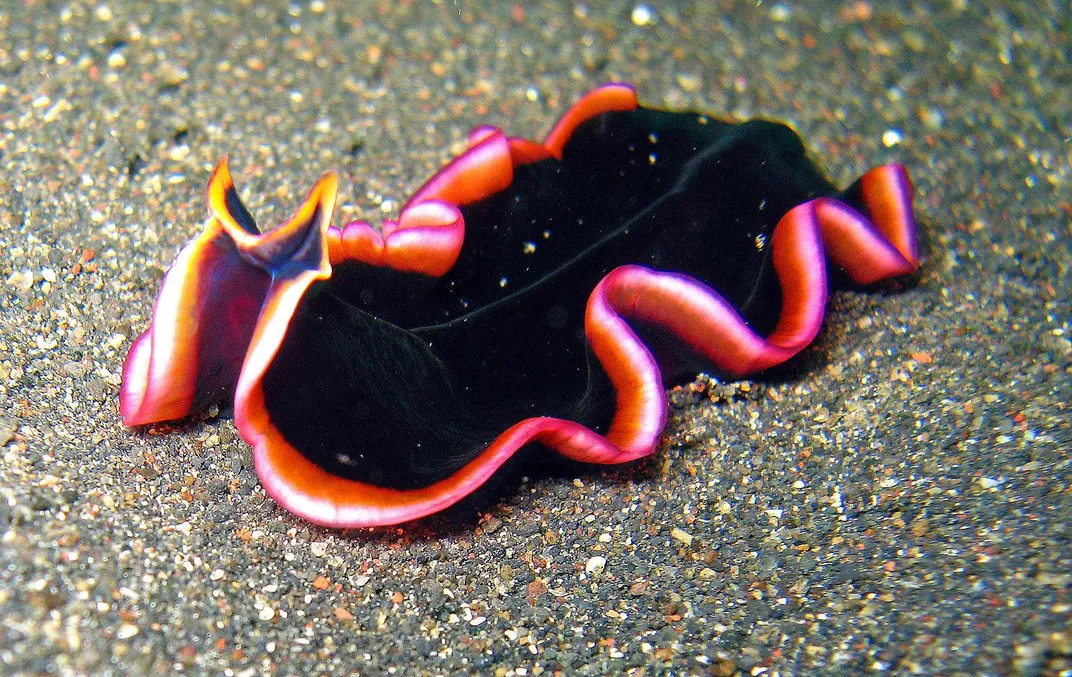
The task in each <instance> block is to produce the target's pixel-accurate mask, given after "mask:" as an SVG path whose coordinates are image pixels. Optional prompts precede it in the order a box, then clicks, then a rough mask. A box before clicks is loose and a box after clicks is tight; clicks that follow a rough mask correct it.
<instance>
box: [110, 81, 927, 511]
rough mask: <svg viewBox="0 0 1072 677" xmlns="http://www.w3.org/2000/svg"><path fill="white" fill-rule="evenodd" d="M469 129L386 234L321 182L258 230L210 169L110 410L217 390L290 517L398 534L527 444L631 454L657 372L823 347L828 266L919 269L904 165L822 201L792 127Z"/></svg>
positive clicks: (613, 122)
mask: <svg viewBox="0 0 1072 677" xmlns="http://www.w3.org/2000/svg"><path fill="white" fill-rule="evenodd" d="M469 142H470V145H469V149H468V150H467V151H466V152H465V153H463V154H462V155H461V156H459V157H457V158H456V159H455V160H453V161H452V162H451V163H450V164H448V165H447V166H446V167H444V168H443V169H442V170H440V171H439V172H438V173H437V174H436V175H435V176H433V177H432V178H431V179H430V180H429V181H428V182H427V183H426V184H425V185H424V186H423V187H422V188H420V189H419V190H418V191H417V193H416V194H415V195H414V196H413V197H412V198H411V199H410V200H409V201H408V202H407V204H406V205H405V206H404V208H403V209H402V211H401V214H400V216H399V219H398V221H397V222H394V221H387V222H385V223H384V224H383V226H382V228H381V230H380V231H377V230H376V229H374V228H373V227H371V226H370V225H369V224H367V223H364V222H354V223H349V224H347V225H345V226H343V227H341V228H338V227H334V226H331V225H330V221H331V215H332V211H333V208H334V204H335V198H336V192H337V184H338V181H337V179H336V177H335V175H334V174H328V175H326V176H325V177H323V178H322V179H320V181H319V182H318V183H317V184H316V186H315V187H314V188H313V190H312V192H311V193H310V194H309V196H308V198H307V199H306V200H305V202H304V203H303V204H302V206H301V207H300V208H299V210H298V211H297V212H296V213H295V214H294V216H293V217H291V218H290V219H289V220H288V221H287V222H286V223H284V224H283V225H281V226H279V227H277V228H275V229H274V230H269V231H267V232H264V233H261V232H260V231H259V230H258V228H257V226H256V224H255V223H254V220H253V218H252V216H251V215H250V213H249V212H248V211H247V210H246V208H245V207H244V206H243V205H242V202H241V200H240V199H239V197H238V193H237V191H236V189H235V187H234V184H233V182H232V180H231V177H230V174H229V171H228V168H227V164H226V162H225V161H224V162H221V163H220V165H219V166H218V167H217V169H216V171H215V172H214V173H213V176H212V179H211V180H210V182H209V189H208V205H209V212H210V216H209V219H208V221H207V223H206V226H205V229H204V232H203V233H202V234H201V235H200V237H198V238H197V239H196V240H194V241H193V242H192V243H190V244H189V245H187V246H186V248H185V249H184V250H183V251H182V252H181V253H180V254H179V257H178V259H177V260H176V261H175V263H174V265H173V266H172V268H171V270H170V271H169V272H168V273H167V275H166V277H165V279H164V282H163V286H162V288H161V291H160V294H159V297H158V299H157V302H156V306H155V308H154V311H153V320H152V324H151V326H150V328H149V329H148V331H146V332H145V333H144V334H143V335H142V336H141V337H139V338H138V339H137V340H136V341H135V342H134V344H133V346H132V347H131V350H130V353H129V355H128V357H127V361H126V364H125V365H124V370H123V388H122V393H121V399H120V409H121V413H122V417H123V421H124V423H126V424H127V425H140V424H145V423H149V422H153V421H158V420H163V419H174V418H179V417H183V416H186V415H188V414H189V413H191V412H193V411H194V410H196V409H198V408H200V407H203V406H205V405H207V404H210V403H212V402H216V401H220V400H222V399H224V398H227V397H229V396H231V394H233V396H234V405H235V408H234V411H235V423H236V425H237V427H238V430H239V432H240V434H241V435H242V437H243V438H244V439H245V440H246V441H247V442H248V443H249V444H250V445H252V446H253V448H254V459H255V463H256V468H257V473H258V475H259V476H260V479H261V482H262V483H263V485H264V487H265V489H266V490H267V491H268V493H269V494H270V495H271V496H273V497H274V498H275V499H276V500H277V501H278V502H279V503H280V504H281V505H282V506H284V507H285V508H287V509H288V510H290V511H292V512H294V513H296V514H298V515H300V516H301V517H304V518H306V519H308V520H310V521H312V522H316V523H319V524H323V525H328V526H333V527H358V526H373V525H385V524H396V523H400V522H404V521H407V520H412V519H415V518H418V517H422V516H424V515H428V514H430V513H432V512H435V511H438V510H441V509H442V508H445V507H447V506H449V505H451V504H453V503H455V502H457V501H458V500H460V499H461V498H462V497H464V496H466V495H467V494H469V493H471V492H472V491H473V490H474V489H475V488H477V487H478V486H480V485H481V484H482V483H484V482H485V481H486V480H487V479H488V478H489V477H490V476H491V475H492V474H494V473H495V472H496V471H497V470H498V469H499V468H500V467H501V466H502V465H503V464H504V463H505V462H506V461H508V460H509V459H510V458H511V457H513V456H514V455H515V454H516V452H518V451H519V450H520V449H522V448H525V447H530V448H539V447H540V446H542V447H545V448H547V449H551V450H554V451H556V452H558V453H559V454H561V455H563V456H565V457H568V458H571V459H575V460H577V461H582V462H587V463H622V462H626V461H631V460H634V459H638V458H641V457H643V456H647V455H648V454H651V453H652V452H653V450H654V449H655V446H656V443H657V441H658V438H659V435H660V433H661V432H662V429H663V427H664V425H665V422H666V410H667V402H666V393H665V390H664V384H665V383H667V382H674V381H680V380H681V379H683V378H689V377H691V376H693V375H694V374H695V373H696V372H697V371H698V370H701V369H706V370H712V371H715V372H717V373H721V374H723V375H726V376H730V377H740V376H743V375H746V374H752V373H755V372H758V371H762V370H764V369H767V368H769V367H772V366H774V365H777V364H780V363H782V362H784V361H785V360H787V359H789V358H790V357H792V356H793V355H795V354H797V353H798V352H799V351H800V350H801V349H803V348H804V347H805V346H807V345H808V344H809V343H810V342H811V341H812V340H813V339H814V338H815V336H816V334H817V333H818V331H819V328H820V325H821V322H822V319H823V313H824V310H825V305H826V299H827V287H828V284H827V278H828V263H829V264H830V265H831V270H832V271H840V272H842V273H844V277H845V278H846V279H848V280H851V281H852V282H854V283H856V284H859V285H867V284H871V283H874V282H877V281H879V280H882V279H885V278H889V277H891V276H899V275H905V274H908V273H911V272H912V271H914V270H915V269H916V267H917V265H918V255H917V248H916V241H915V225H914V221H913V216H912V205H911V196H912V187H911V184H910V182H909V179H908V175H907V173H906V171H905V169H904V168H903V167H902V166H900V165H885V166H881V167H878V168H875V169H872V170H871V171H869V172H867V173H866V174H865V175H864V176H863V177H861V178H860V179H859V180H858V181H856V182H855V183H854V184H853V185H852V186H850V187H849V188H848V189H847V190H844V191H838V190H837V189H836V188H835V187H834V186H833V185H832V184H831V183H830V182H829V181H828V180H827V179H826V178H824V176H823V175H822V174H821V172H820V171H819V170H818V169H817V168H816V167H815V165H814V164H812V163H811V162H810V161H809V160H808V158H807V155H806V152H805V149H804V147H803V144H802V143H801V141H800V139H799V138H798V137H797V135H796V134H795V132H793V131H792V130H791V129H790V128H789V127H788V126H786V125H783V124H779V123H775V122H769V121H765V120H753V121H748V122H743V123H731V122H727V121H723V120H719V119H716V118H713V117H710V116H707V115H700V114H696V113H681V112H666V111H661V110H654V109H649V108H644V107H640V106H638V104H637V100H636V95H635V93H634V91H633V89H632V88H631V87H629V86H627V85H607V86H604V87H601V88H599V89H597V90H595V91H593V92H591V93H590V94H588V95H587V96H585V97H583V98H582V99H581V100H580V101H579V102H578V103H577V104H576V105H575V106H574V107H573V108H572V109H570V111H569V112H568V113H567V114H566V115H565V116H564V117H563V118H562V119H561V120H560V121H559V123H558V124H557V125H556V126H555V127H554V129H553V130H552V131H551V133H550V135H549V136H548V137H547V139H546V140H545V141H544V142H542V143H540V142H536V141H530V140H525V139H519V138H512V137H508V136H506V135H505V134H504V133H503V132H502V131H500V130H498V129H495V128H491V127H478V128H477V129H475V130H474V131H473V132H472V133H471V135H470V139H469ZM530 445H531V446H530Z"/></svg>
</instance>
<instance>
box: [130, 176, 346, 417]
mask: <svg viewBox="0 0 1072 677" xmlns="http://www.w3.org/2000/svg"><path fill="white" fill-rule="evenodd" d="M337 186H338V180H337V178H336V177H335V175H334V174H328V175H326V176H325V177H324V178H322V179H321V180H320V181H319V182H318V183H317V185H316V187H315V188H314V189H313V190H312V192H311V193H310V194H309V197H308V198H307V199H306V201H305V202H304V203H303V204H302V206H301V207H300V208H299V209H298V211H297V212H295V214H294V215H293V216H292V217H291V218H290V219H289V220H288V221H287V222H286V223H284V224H283V225H281V226H279V227H278V228H275V229H273V230H272V231H269V232H268V233H266V234H263V235H262V234H261V233H260V232H259V230H258V229H257V225H256V223H255V222H254V220H253V217H252V216H250V214H249V212H248V211H247V210H246V208H245V207H244V206H243V205H242V202H241V200H240V199H239V198H238V194H237V192H236V190H235V187H234V182H233V181H232V180H231V174H230V171H229V170H228V167H227V159H226V158H224V159H223V160H221V161H220V163H219V164H218V165H217V166H216V169H215V171H213V173H212V177H211V178H210V180H209V186H208V206H209V214H210V216H209V218H208V220H207V221H206V222H205V227H204V231H203V232H202V233H201V235H200V236H198V237H197V238H196V239H195V240H194V241H193V242H191V243H189V244H188V245H186V247H184V248H183V250H182V251H181V252H180V253H179V256H178V258H177V259H176V260H175V262H174V263H173V264H172V266H171V268H170V269H169V270H168V273H167V275H166V276H165V277H164V283H163V285H162V286H161V289H160V294H159V295H158V296H157V300H156V305H155V306H154V308H153V322H152V324H151V325H150V327H149V329H148V330H147V331H146V332H145V333H143V334H142V335H141V336H139V337H138V338H137V339H135V341H134V344H133V345H132V346H131V349H130V352H129V353H128V354H127V359H126V362H125V363H124V365H123V388H122V391H121V393H120V400H119V410H120V414H121V416H122V418H123V423H124V424H126V425H131V426H133V425H142V424H145V423H152V422H155V421H163V420H169V419H176V418H182V417H184V416H187V415H189V414H190V413H192V412H193V411H196V410H197V409H199V408H201V407H204V406H207V405H209V404H214V403H216V402H219V401H221V400H224V399H227V398H229V397H230V396H231V395H232V394H233V393H234V388H235V384H236V383H237V381H238V374H239V371H240V369H241V367H242V363H243V360H244V358H245V355H246V349H247V347H248V346H249V344H250V340H251V339H252V337H253V330H254V327H255V325H256V322H257V318H258V316H259V315H260V313H261V305H262V303H263V302H264V300H265V298H266V297H267V296H268V293H269V289H270V288H272V287H273V286H275V287H279V286H280V285H281V284H283V282H284V281H286V280H290V279H292V278H293V277H295V275H296V271H297V270H298V269H301V268H308V267H310V266H312V267H314V268H316V270H317V271H318V273H319V274H320V275H322V276H324V277H326V276H327V275H328V271H329V268H328V266H327V262H326V260H324V261H321V259H322V258H323V257H322V252H321V250H322V249H323V247H322V246H321V245H320V238H321V236H322V231H323V230H324V229H325V228H326V227H327V224H328V221H330V219H331V213H332V210H333V209H334V206H335V195H336V193H337Z"/></svg>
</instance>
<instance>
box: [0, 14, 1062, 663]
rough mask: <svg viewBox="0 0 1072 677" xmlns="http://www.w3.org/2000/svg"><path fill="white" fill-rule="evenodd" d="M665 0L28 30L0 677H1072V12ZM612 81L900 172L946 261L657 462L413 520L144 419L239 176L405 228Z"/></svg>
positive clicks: (6, 105) (4, 380)
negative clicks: (470, 146) (457, 170)
mask: <svg viewBox="0 0 1072 677" xmlns="http://www.w3.org/2000/svg"><path fill="white" fill-rule="evenodd" d="M636 6H637V5H636V3H632V2H590V3H588V4H585V3H580V2H576V3H573V2H557V3H556V2H545V3H542V4H541V5H539V6H535V5H530V4H528V3H518V4H516V5H511V4H510V3H494V2H469V1H465V2H452V1H446V0H443V1H441V2H425V1H423V0H412V1H409V2H386V1H383V2H355V3H350V2H341V1H340V2H333V1H332V0H320V1H319V2H312V3H309V2H304V1H303V2H293V3H287V2H279V3H268V2H252V1H240V2H219V3H212V2H208V1H203V2H193V3H184V2H160V3H149V2H144V3H133V2H122V1H118V0H115V1H111V0H110V1H109V2H107V3H106V4H104V3H102V4H96V3H92V2H90V3H83V2H78V1H77V0H75V1H71V2H29V3H19V2H11V1H8V2H6V3H5V4H4V6H3V8H0V183H2V185H3V190H2V191H0V313H2V316H0V447H2V449H0V452H2V453H0V532H2V537H0V673H3V674H12V675H16V674H17V675H80V674H92V675H110V674H115V675H150V674H151V675H162V674H168V673H179V672H185V673H189V674H207V675H227V676H233V675H241V676H253V675H262V674H263V675H348V674H360V675H380V674H400V675H449V674H487V675H497V676H500V677H501V676H509V675H541V674H543V675H551V674H566V675H572V674H582V675H583V674H631V675H657V674H662V675H723V676H725V675H735V674H740V675H766V676H774V675H811V674H832V675H859V674H898V675H909V674H924V675H925V674H941V675H1006V674H1011V675H1048V676H1055V675H1068V674H1070V671H1072V628H1070V625H1072V624H1070V616H1072V595H1070V590H1072V543H1070V539H1072V454H1070V449H1072V428H1070V424H1069V421H1068V417H1069V401H1070V400H1072V343H1070V340H1072V327H1070V321H1072V311H1070V304H1069V295H1070V290H1072V273H1070V265H1072V251H1070V250H1072V227H1070V219H1072V204H1070V201H1072V190H1070V161H1072V160H1070V157H1072V156H1070V153H1072V142H1070V138H1069V137H1070V135H1072V119H1070V112H1069V110H1070V109H1069V101H1070V94H1072V64H1070V58H1072V56H1070V55H1072V37H1070V35H1072V19H1070V17H1072V7H1070V6H1069V3H1068V2H1066V1H1064V0H1062V1H1060V2H1040V3H1026V2H1025V3H999V2H979V1H976V0H955V1H946V0H934V1H933V2H881V3H880V2H873V3H871V4H869V3H867V2H849V1H845V2H799V3H797V2H783V3H775V2H768V1H763V2H755V1H742V2H735V1H734V0H700V1H697V2H679V3H675V4H673V5H667V6H660V5H657V4H654V3H653V4H652V6H651V10H652V16H651V17H650V19H649V20H647V21H644V20H642V19H644V17H643V16H640V15H637V16H636V18H637V19H638V20H637V21H634V14H635V13H634V9H635V8H636ZM640 14H643V12H641V13H640ZM638 24H639V25H638ZM611 80H625V81H630V82H632V83H634V84H635V85H636V86H637V88H638V90H639V93H640V97H641V99H642V101H644V102H647V103H649V104H652V105H657V106H667V107H675V108H693V109H698V110H703V111H707V112H711V113H721V114H727V115H732V116H734V117H737V118H746V117H750V116H768V117H772V118H777V119H783V120H788V121H791V122H792V124H793V125H794V126H795V127H796V128H797V129H798V130H799V131H800V132H801V134H802V136H803V137H804V139H805V140H806V143H807V145H808V148H809V149H810V151H811V152H812V153H813V154H814V156H815V157H816V158H817V159H819V160H820V162H821V164H822V165H823V166H824V167H825V168H826V169H827V171H828V172H829V174H830V175H831V176H832V177H833V178H834V179H835V180H836V181H837V182H839V183H841V184H846V183H848V182H849V181H851V180H852V179H853V178H854V177H856V176H858V175H859V174H860V173H861V172H863V171H864V170H865V169H866V168H868V167H869V166H871V165H875V164H879V163H882V162H888V161H900V162H903V163H905V164H906V165H907V166H908V168H909V170H910V171H911V174H912V176H913V177H914V180H915V182H916V187H917V193H916V198H917V203H916V204H917V207H916V209H917V216H918V217H919V220H920V229H921V234H922V253H923V267H922V270H921V272H920V273H919V275H918V276H916V277H915V278H914V279H913V280H911V281H909V282H908V283H907V284H905V283H902V284H895V285H891V286H886V287H883V288H880V289H878V290H872V291H869V292H867V293H857V292H851V291H850V292H839V293H836V294H834V295H833V296H832V298H831V300H830V315H829V318H828V320H827V323H826V326H825V330H824V332H823V334H822V335H821V337H820V338H819V340H818V341H817V343H816V344H815V346H814V347H813V348H812V349H810V350H808V351H807V352H806V353H805V355H804V356H803V358H802V359H799V360H797V361H796V362H795V363H794V367H795V368H794V369H792V370H790V371H789V372H788V373H786V374H784V375H781V376H780V377H779V378H778V379H777V380H763V379H757V380H752V381H746V382H743V383H740V384H736V385H720V386H717V387H714V388H711V389H710V390H708V391H707V392H706V393H697V392H694V391H695V390H697V389H695V388H693V389H691V390H689V389H686V390H680V391H677V392H675V393H674V394H673V398H672V399H673V400H674V406H673V407H672V410H671V415H670V424H669V426H668V428H667V430H666V433H665V436H664V442H663V444H662V445H661V446H660V448H659V450H658V452H657V453H656V455H655V456H654V457H653V458H652V459H651V460H650V461H647V462H643V463H639V464H636V465H633V466H631V467H624V468H617V469H610V470H606V471H597V470H589V469H585V468H569V469H567V470H564V471H562V470H560V471H554V470H552V471H548V470H546V469H534V470H533V471H532V472H529V473H528V474H527V476H523V477H518V478H515V479H514V480H512V481H511V482H509V483H507V484H506V486H504V487H502V488H501V489H500V491H499V492H498V493H497V494H495V495H492V496H489V497H485V498H484V499H482V500H477V501H470V502H468V503H466V504H464V505H463V506H461V507H460V508H457V509H454V510H451V511H448V512H447V513H445V514H442V515H439V516H436V517H433V518H430V519H426V520H424V521H422V522H419V523H417V524H413V525H407V526H403V527H401V528H391V529H379V530H374V531H371V532H370V531H368V530H364V531H348V532H339V531H332V530H325V529H321V528H315V527H312V526H310V525H308V524H306V523H304V522H302V521H301V520H300V519H297V518H295V517H293V516H291V515H289V514H288V513H286V512H284V511H282V510H281V509H279V508H278V507H277V506H276V505H275V503H274V502H273V501H272V500H271V499H269V498H268V497H267V496H266V495H265V493H264V491H263V490H262V489H261V488H260V486H259V484H258V482H257V478H256V475H255V473H254V471H253V468H252V467H251V465H252V463H251V455H250V451H249V449H248V447H247V446H246V445H245V444H244V443H243V442H242V441H241V439H240V438H238V436H237V434H236V432H235V429H234V425H233V423H232V421H231V420H228V419H227V418H226V417H225V416H217V417H202V418H200V419H198V420H196V421H192V422H188V423H185V424H183V425H180V426H177V427H175V426H172V427H167V426H158V427H156V428H151V429H146V430H138V431H132V430H128V429H125V428H124V427H123V426H122V425H121V424H120V422H119V419H118V414H117V393H118V390H119V383H120V378H119V374H120V368H121V364H122V360H123V357H124V355H125V352H126V350H127V348H128V346H129V345H130V342H131V341H132V340H133V338H134V337H135V336H136V335H137V333H138V332H140V331H141V330H143V329H144V328H145V327H146V325H147V322H148V318H149V313H150V310H151V307H152V301H153V298H154V296H155V293H156V289H157V287H158V284H159V282H160V280H161V277H162V275H163V272H164V270H165V268H166V267H167V266H168V265H169V263H170V261H171V260H172V258H173V257H174V256H175V254H176V252H177V251H178V249H179V247H180V246H181V245H182V244H183V243H184V242H186V241H187V240H188V239H189V238H191V237H192V236H193V235H194V234H196V233H197V232H198V230H199V224H200V223H201V221H202V220H203V218H204V216H205V213H206V211H205V207H204V200H203V190H204V186H205V182H206V180H207V178H208V175H209V171H210V170H211V167H212V165H213V163H214V162H215V161H216V160H217V159H218V158H219V157H220V156H222V155H224V154H228V155H230V157H231V162H232V168H233V171H234V173H235V176H236V181H237V183H238V184H239V187H240V190H241V192H242V194H243V195H244V196H245V197H246V199H247V201H248V203H249V204H250V206H251V209H252V210H253V212H254V213H255V214H256V215H257V216H258V217H259V219H260V221H261V222H262V223H264V224H273V223H278V222H279V221H280V220H281V219H283V218H284V217H285V216H286V215H287V214H288V213H289V212H290V210H291V209H293V208H294V206H295V205H296V202H297V200H299V199H300V198H301V197H302V196H303V195H304V193H305V191H306V190H307V189H308V187H309V186H310V185H311V184H312V182H313V181H314V180H315V178H316V177H317V176H319V175H320V174H321V173H322V172H324V171H327V170H329V169H336V170H338V171H340V172H341V175H342V191H341V198H340V212H341V213H340V214H339V215H338V216H337V217H336V222H337V223H338V222H341V221H342V220H343V219H350V218H357V217H362V218H367V219H370V220H374V221H377V222H378V221H379V220H380V219H381V218H383V217H384V216H393V215H394V214H395V213H396V212H397V209H398V206H399V205H400V204H401V202H402V201H404V200H405V198H406V197H407V195H408V194H409V193H410V192H412V191H413V190H414V189H415V188H416V187H417V186H419V185H420V183H421V182H422V181H423V180H424V179H425V178H427V177H428V176H429V175H430V174H431V172H432V171H433V170H434V169H435V168H436V167H437V166H439V165H440V164H442V163H443V162H444V161H446V160H447V159H448V158H449V157H451V156H452V154H453V153H456V152H459V151H460V150H462V149H463V148H464V139H465V135H466V133H467V131H468V130H469V128H470V127H471V126H473V125H475V124H477V123H485V122H487V123H492V124H495V125H499V126H503V127H505V128H506V129H507V130H509V131H510V132H511V133H513V134H519V135H527V136H536V137H539V136H541V135H542V134H543V133H545V132H546V130H548V129H549V127H550V125H551V124H552V123H553V122H554V120H555V119H556V118H557V116H558V115H559V114H560V113H561V112H562V111H564V110H565V109H566V107H567V106H568V105H569V104H570V103H571V102H573V101H574V100H575V99H576V98H577V97H578V96H580V95H581V94H582V93H583V92H585V91H587V90H588V89H590V88H592V87H593V86H595V85H597V84H599V83H603V82H606V81H611ZM595 557H603V558H605V560H606V562H605V566H604V567H602V571H594V570H598V569H600V567H598V566H596V565H595V563H593V564H592V565H591V566H589V562H590V561H592V558H595ZM596 562H598V560H596ZM586 568H587V569H588V571H586Z"/></svg>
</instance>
